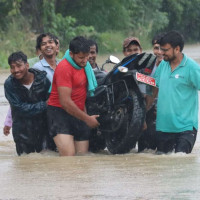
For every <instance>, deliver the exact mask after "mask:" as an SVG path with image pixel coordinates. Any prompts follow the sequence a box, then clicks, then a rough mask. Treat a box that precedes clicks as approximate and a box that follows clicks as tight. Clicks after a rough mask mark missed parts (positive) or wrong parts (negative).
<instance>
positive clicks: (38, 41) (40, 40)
mask: <svg viewBox="0 0 200 200" xmlns="http://www.w3.org/2000/svg"><path fill="white" fill-rule="evenodd" d="M47 36H49V37H50V38H51V39H52V40H54V42H55V43H56V45H57V44H58V37H57V36H55V35H53V34H52V33H42V34H40V35H39V36H38V37H37V40H36V46H35V49H36V50H38V49H41V43H42V39H43V38H44V37H47Z"/></svg>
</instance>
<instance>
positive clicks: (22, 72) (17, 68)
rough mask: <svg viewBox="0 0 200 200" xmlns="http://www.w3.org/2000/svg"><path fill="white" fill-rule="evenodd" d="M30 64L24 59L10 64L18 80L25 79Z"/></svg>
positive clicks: (11, 70) (12, 72)
mask: <svg viewBox="0 0 200 200" xmlns="http://www.w3.org/2000/svg"><path fill="white" fill-rule="evenodd" d="M28 68H29V64H28V63H24V61H22V60H18V61H16V62H12V63H11V65H10V72H11V74H12V75H13V76H14V77H15V78H16V79H18V80H21V79H23V78H24V77H25V76H26V75H27V73H28Z"/></svg>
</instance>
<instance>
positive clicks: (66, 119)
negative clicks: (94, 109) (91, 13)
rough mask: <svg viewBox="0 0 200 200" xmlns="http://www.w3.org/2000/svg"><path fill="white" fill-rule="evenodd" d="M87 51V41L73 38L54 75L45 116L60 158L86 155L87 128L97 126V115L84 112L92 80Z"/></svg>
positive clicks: (82, 38) (88, 49)
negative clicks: (89, 81)
mask: <svg viewBox="0 0 200 200" xmlns="http://www.w3.org/2000/svg"><path fill="white" fill-rule="evenodd" d="M89 51H90V46H89V44H88V40H87V39H85V38H84V37H81V36H79V37H76V38H74V39H73V40H72V41H71V42H70V45H69V50H68V51H67V52H66V54H65V56H64V57H65V58H64V59H63V60H62V61H61V62H60V63H59V64H58V66H57V68H56V70H55V73H54V78H53V84H52V91H51V95H50V98H49V101H48V111H47V116H48V121H49V132H50V135H51V136H52V137H53V139H54V141H55V143H56V146H57V148H58V151H59V154H60V156H73V155H75V154H76V153H81V154H84V153H87V152H88V146H89V142H88V139H89V133H90V129H89V128H95V127H97V126H98V125H99V123H98V121H97V119H96V118H97V117H98V115H93V116H89V115H88V114H87V113H86V109H85V100H86V94H87V87H88V80H90V79H91V77H88V75H87V73H86V67H88V65H89V64H88V55H89ZM90 68H91V66H90V65H89V69H90ZM87 69H88V68H87ZM91 71H92V68H91ZM92 73H93V72H92ZM88 78H89V79H88Z"/></svg>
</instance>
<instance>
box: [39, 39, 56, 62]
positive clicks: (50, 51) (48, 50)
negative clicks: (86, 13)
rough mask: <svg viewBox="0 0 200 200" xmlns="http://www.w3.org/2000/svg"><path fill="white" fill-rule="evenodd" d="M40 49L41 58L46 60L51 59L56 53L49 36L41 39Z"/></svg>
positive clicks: (53, 42)
mask: <svg viewBox="0 0 200 200" xmlns="http://www.w3.org/2000/svg"><path fill="white" fill-rule="evenodd" d="M40 49H41V52H42V54H43V56H44V57H47V58H51V57H52V56H54V55H56V52H57V51H58V47H57V45H56V43H55V41H54V40H53V39H52V38H50V37H49V36H46V37H43V38H42V42H41V46H40Z"/></svg>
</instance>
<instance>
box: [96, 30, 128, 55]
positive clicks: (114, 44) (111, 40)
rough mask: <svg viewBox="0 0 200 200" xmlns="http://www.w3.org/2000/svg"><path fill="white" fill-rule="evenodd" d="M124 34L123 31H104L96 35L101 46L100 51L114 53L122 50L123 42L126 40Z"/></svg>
mask: <svg viewBox="0 0 200 200" xmlns="http://www.w3.org/2000/svg"><path fill="white" fill-rule="evenodd" d="M124 38H125V36H124V34H123V33H122V32H119V31H118V32H117V31H113V32H111V31H110V32H104V33H99V34H98V35H96V41H97V43H98V46H99V52H100V53H114V52H122V44H123V41H124Z"/></svg>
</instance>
